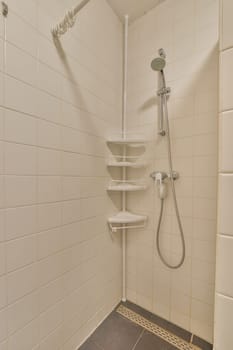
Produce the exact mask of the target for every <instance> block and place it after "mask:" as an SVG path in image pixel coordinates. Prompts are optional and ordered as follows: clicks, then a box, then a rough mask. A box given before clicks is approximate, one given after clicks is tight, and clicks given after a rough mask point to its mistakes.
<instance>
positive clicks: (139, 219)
mask: <svg viewBox="0 0 233 350" xmlns="http://www.w3.org/2000/svg"><path fill="white" fill-rule="evenodd" d="M146 221H147V216H145V215H137V214H133V213H130V212H128V211H120V212H119V213H117V214H116V215H114V216H112V217H110V218H109V219H108V224H109V226H110V228H111V230H112V232H116V231H118V230H122V229H124V228H127V229H130V228H143V227H145V224H146ZM115 225H123V226H115Z"/></svg>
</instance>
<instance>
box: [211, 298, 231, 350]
mask: <svg viewBox="0 0 233 350" xmlns="http://www.w3.org/2000/svg"><path fill="white" fill-rule="evenodd" d="M232 324H233V299H231V298H228V297H225V296H223V295H220V294H217V295H216V301H215V332H214V334H215V336H214V337H215V342H214V344H215V349H216V350H229V349H231V348H232V344H233V332H232Z"/></svg>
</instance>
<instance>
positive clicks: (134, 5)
mask: <svg viewBox="0 0 233 350" xmlns="http://www.w3.org/2000/svg"><path fill="white" fill-rule="evenodd" d="M161 1H163V0H108V2H109V4H110V5H111V6H112V8H113V9H114V10H115V12H116V13H117V14H118V16H119V17H120V18H123V17H124V15H129V20H130V21H131V22H132V21H133V20H135V19H136V18H138V17H140V16H142V15H143V14H144V13H145V12H147V11H149V10H150V9H152V8H153V7H155V6H156V5H158V4H159V3H160V2H161Z"/></svg>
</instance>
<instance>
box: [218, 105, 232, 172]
mask: <svg viewBox="0 0 233 350" xmlns="http://www.w3.org/2000/svg"><path fill="white" fill-rule="evenodd" d="M232 132H233V111H229V112H224V113H222V114H221V116H220V133H219V135H220V136H219V168H220V169H219V170H220V171H223V172H229V171H233V138H232Z"/></svg>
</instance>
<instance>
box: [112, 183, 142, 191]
mask: <svg viewBox="0 0 233 350" xmlns="http://www.w3.org/2000/svg"><path fill="white" fill-rule="evenodd" d="M146 188H147V184H146V183H144V182H141V181H132V180H125V181H123V180H112V181H111V182H110V184H109V186H108V191H115V192H117V191H120V192H132V191H143V190H146Z"/></svg>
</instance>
